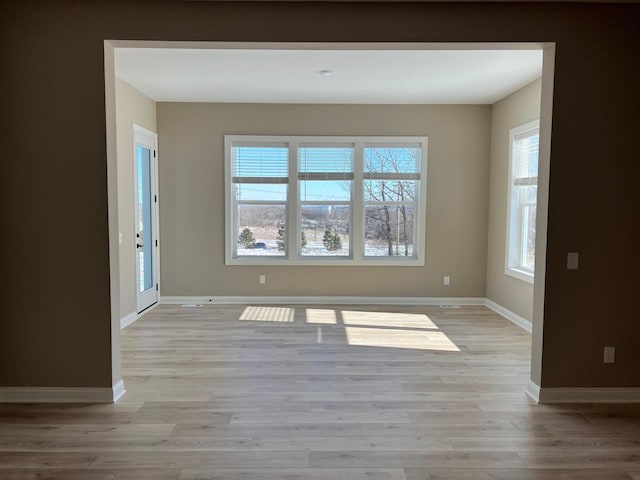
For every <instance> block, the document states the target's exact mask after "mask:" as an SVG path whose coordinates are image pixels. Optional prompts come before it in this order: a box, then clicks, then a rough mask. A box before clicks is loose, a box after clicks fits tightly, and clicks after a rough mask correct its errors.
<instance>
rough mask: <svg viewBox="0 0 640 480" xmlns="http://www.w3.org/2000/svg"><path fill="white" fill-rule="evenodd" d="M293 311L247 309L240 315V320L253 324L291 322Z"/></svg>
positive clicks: (266, 308)
mask: <svg viewBox="0 0 640 480" xmlns="http://www.w3.org/2000/svg"><path fill="white" fill-rule="evenodd" d="M294 317H295V310H294V309H293V308H286V307H247V308H245V309H244V311H243V312H242V315H240V320H251V321H253V322H288V323H291V322H293V319H294Z"/></svg>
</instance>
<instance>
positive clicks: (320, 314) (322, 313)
mask: <svg viewBox="0 0 640 480" xmlns="http://www.w3.org/2000/svg"><path fill="white" fill-rule="evenodd" d="M306 314H307V323H320V324H322V325H335V324H336V323H338V320H337V318H336V311H335V310H331V309H328V308H307V309H306Z"/></svg>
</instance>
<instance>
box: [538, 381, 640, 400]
mask: <svg viewBox="0 0 640 480" xmlns="http://www.w3.org/2000/svg"><path fill="white" fill-rule="evenodd" d="M527 395H529V396H530V397H531V398H532V399H533V400H535V401H536V402H538V403H640V388H636V387H629V388H583V387H556V388H545V387H539V386H538V385H536V384H535V383H534V382H532V381H529V384H528V385H527Z"/></svg>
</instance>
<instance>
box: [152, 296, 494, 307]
mask: <svg viewBox="0 0 640 480" xmlns="http://www.w3.org/2000/svg"><path fill="white" fill-rule="evenodd" d="M485 301H486V299H485V298H483V297H340V296H335V297H315V296H305V297H303V296H299V297H298V296H296V297H286V296H268V297H242V296H227V297H224V296H211V297H188V296H162V297H160V303H161V304H164V305H170V304H194V303H195V304H198V303H202V304H206V303H210V304H229V305H238V304H239V305H244V304H272V305H273V304H283V305H297V304H310V305H325V304H337V305H485Z"/></svg>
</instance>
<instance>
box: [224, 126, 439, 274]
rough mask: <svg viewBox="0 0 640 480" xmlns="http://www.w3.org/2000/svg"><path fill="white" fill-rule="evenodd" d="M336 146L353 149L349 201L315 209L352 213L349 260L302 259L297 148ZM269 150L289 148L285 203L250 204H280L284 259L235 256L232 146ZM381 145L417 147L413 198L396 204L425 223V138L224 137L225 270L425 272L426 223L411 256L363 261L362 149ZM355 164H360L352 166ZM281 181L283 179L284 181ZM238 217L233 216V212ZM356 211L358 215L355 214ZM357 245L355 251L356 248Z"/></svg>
mask: <svg viewBox="0 0 640 480" xmlns="http://www.w3.org/2000/svg"><path fill="white" fill-rule="evenodd" d="M304 144H311V145H318V146H321V145H326V146H335V145H340V146H344V147H347V148H352V149H353V154H354V163H353V165H352V170H351V173H353V176H354V177H353V180H352V182H353V188H352V195H351V198H350V200H343V201H335V202H334V201H331V202H326V203H325V202H324V201H318V202H317V203H318V204H327V205H331V204H336V205H338V204H341V205H348V206H349V208H350V215H351V217H350V223H351V225H352V230H351V240H350V241H351V244H350V252H349V255H346V256H344V257H332V256H320V257H312V256H302V254H301V251H300V247H299V245H298V241H297V239H298V238H299V236H300V232H301V226H300V211H301V208H302V201H301V199H300V195H299V194H298V187H297V185H298V170H299V169H298V151H299V149H300V148H301V146H300V145H304ZM252 145H253V146H268V145H274V146H275V145H277V146H279V147H285V146H286V148H288V151H289V165H288V167H289V168H288V170H289V172H288V175H287V178H288V183H287V185H288V189H287V194H286V198H285V199H284V200H282V201H275V202H274V201H268V200H254V201H251V203H252V204H257V205H281V206H284V208H285V216H286V218H287V225H288V226H289V234H288V235H287V244H288V245H287V252H288V253H287V255H281V256H280V255H274V256H267V255H256V256H238V254H237V249H238V235H239V225H238V215H237V211H238V208H237V206H238V199H237V198H236V197H237V195H236V192H235V188H234V184H233V181H232V178H233V172H234V171H235V167H234V158H233V147H234V146H252ZM376 145H385V146H389V147H393V146H395V147H406V146H412V147H416V146H419V147H420V162H419V165H417V172H416V174H417V175H418V180H417V183H418V185H417V187H416V194H415V199H414V201H413V202H408V201H407V202H398V203H397V204H400V203H406V204H410V203H411V204H413V208H415V209H416V210H417V214H416V215H414V218H425V215H426V211H427V158H428V137H426V136H386V135H385V136H383V135H380V136H372V135H369V136H363V135H343V136H325V135H313V136H309V135H225V136H224V156H225V158H224V165H225V205H226V207H225V265H253V266H256V265H257V266H265V265H292V266H298V265H306V266H310V265H313V266H333V267H337V266H354V265H355V266H362V267H364V266H381V265H384V266H402V267H423V266H424V265H425V244H426V242H425V235H426V227H425V222H424V221H421V222H418V226H417V228H414V233H413V245H414V251H413V254H414V255H412V256H410V257H409V256H407V257H404V256H389V257H367V256H364V221H365V218H364V213H363V212H364V207H365V204H366V202H365V200H364V198H363V196H362V188H363V187H362V185H363V182H364V177H363V174H364V172H363V168H364V166H363V163H362V158H363V155H364V149H365V148H366V147H367V146H376ZM356 159H358V160H359V161H358V162H356ZM282 178H284V177H282ZM356 192H359V193H356ZM390 204H391V203H390ZM234 212H236V213H234ZM356 212H357V213H356ZM356 244H358V248H356V247H355V245H356Z"/></svg>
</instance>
